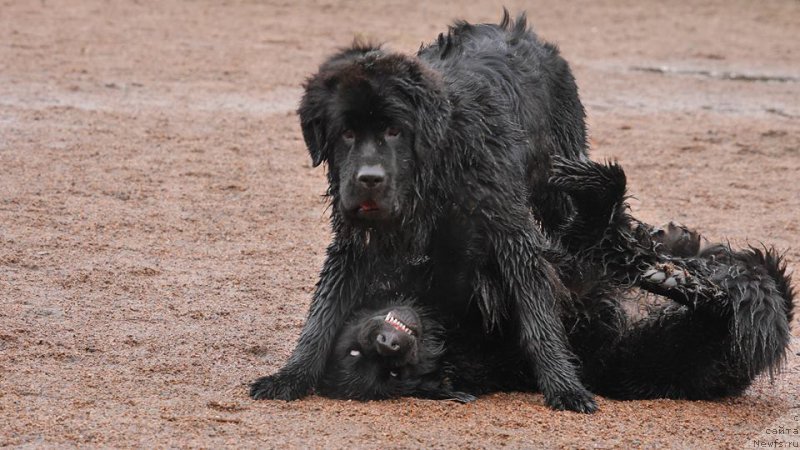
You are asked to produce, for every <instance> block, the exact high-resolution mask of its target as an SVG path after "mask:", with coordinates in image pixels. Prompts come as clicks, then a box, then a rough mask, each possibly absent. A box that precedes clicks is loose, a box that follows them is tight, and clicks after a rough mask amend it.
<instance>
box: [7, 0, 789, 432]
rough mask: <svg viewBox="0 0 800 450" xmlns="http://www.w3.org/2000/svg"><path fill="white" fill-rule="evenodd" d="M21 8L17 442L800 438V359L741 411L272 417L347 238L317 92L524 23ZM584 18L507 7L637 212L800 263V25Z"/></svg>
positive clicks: (297, 406) (17, 41)
mask: <svg viewBox="0 0 800 450" xmlns="http://www.w3.org/2000/svg"><path fill="white" fill-rule="evenodd" d="M0 3H1V4H0V446H36V447H39V446H47V447H50V446H67V447H70V446H104V447H106V446H112V447H130V446H134V447H154V446H158V447H220V446H237V447H239V446H240V447H306V446H314V447H388V448H395V447H427V448H438V447H467V448H480V447H497V446H504V445H505V446H510V447H533V446H576V445H577V446H585V447H592V446H599V447H614V446H619V447H629V446H646V447H650V446H652V447H663V446H677V447H696V446H715V447H716V446H726V447H740V446H743V445H749V444H750V443H751V442H750V441H751V440H752V439H755V438H758V437H761V438H769V440H770V441H771V440H772V437H774V436H771V435H769V434H765V433H766V430H767V429H768V428H769V427H770V426H776V424H777V426H783V427H789V426H790V425H792V424H794V425H793V426H800V425H798V423H799V422H800V420H798V419H797V416H798V415H799V414H800V400H798V392H800V364H798V359H799V358H798V357H797V356H795V354H796V353H797V352H800V345H799V344H798V342H797V339H795V342H794V344H793V345H794V347H793V350H792V352H791V354H790V357H789V361H788V363H787V366H786V368H785V370H784V371H783V373H782V374H780V375H779V376H777V377H776V378H775V380H774V382H772V383H770V381H769V380H766V379H765V380H761V381H759V382H758V383H757V384H756V386H754V387H753V388H752V389H751V390H750V391H749V392H748V393H747V394H746V395H745V396H743V397H741V398H736V399H732V400H726V401H720V402H685V401H667V400H662V401H641V402H616V401H609V400H605V399H600V407H601V410H600V412H598V413H597V414H595V415H592V416H586V415H579V414H573V413H557V412H553V411H550V410H548V409H547V408H546V407H545V406H543V400H542V397H541V396H540V395H535V394H500V395H492V396H488V397H486V398H482V399H480V400H479V401H478V402H476V403H474V404H470V405H459V404H455V403H449V402H434V401H423V400H413V399H400V400H395V401H386V402H372V403H357V402H342V401H332V400H327V399H322V398H318V397H311V398H308V399H305V400H302V401H297V402H292V403H285V402H279V401H260V402H254V401H251V400H250V399H249V398H248V397H247V394H246V387H245V384H246V383H247V382H248V381H250V380H252V379H254V378H255V377H257V376H260V375H264V374H267V373H271V372H273V371H275V370H276V369H278V368H279V367H280V366H281V365H282V364H283V362H284V361H285V360H286V358H287V356H288V355H289V352H290V351H291V349H292V347H293V346H294V340H295V338H296V336H297V335H298V333H299V331H300V328H301V326H302V323H303V320H304V315H305V312H306V308H307V305H308V301H309V298H310V294H311V291H312V287H313V284H314V283H315V281H316V277H317V272H318V270H319V267H320V266H321V263H322V259H323V252H324V248H325V246H326V244H327V242H328V240H329V231H328V227H327V214H326V212H325V211H324V208H325V206H324V203H323V201H322V198H321V194H322V193H323V191H324V186H325V181H324V171H323V169H321V168H318V169H312V168H311V167H310V164H309V158H308V156H307V154H306V152H305V148H304V145H303V142H302V138H301V135H300V130H299V126H298V123H297V117H296V115H295V113H294V109H295V108H296V105H297V102H298V98H299V95H300V92H301V91H300V85H301V83H302V81H303V79H304V78H305V77H306V76H307V75H308V74H310V73H311V72H313V71H314V70H315V69H316V67H317V65H318V64H319V63H320V62H321V61H322V60H323V58H324V57H325V56H326V55H327V54H330V53H331V52H332V51H334V50H335V49H336V48H337V47H340V46H343V45H346V44H348V43H349V42H350V40H351V39H352V37H353V36H354V35H361V36H363V37H368V38H374V39H377V40H381V41H386V42H387V43H389V45H390V47H392V48H395V49H398V50H401V51H406V52H411V51H413V50H415V49H416V48H417V47H418V46H419V44H420V42H422V41H427V40H430V39H432V38H433V37H435V36H436V34H437V33H438V32H440V31H442V30H443V29H444V27H445V25H446V24H448V23H449V22H450V21H451V20H452V19H455V18H458V17H464V18H467V19H469V20H470V21H495V20H497V19H498V18H499V16H500V5H499V4H493V3H492V2H489V1H484V0H480V1H479V0H471V1H467V2H455V1H451V0H442V1H438V2H432V3H431V4H426V5H424V6H421V5H415V4H414V3H412V2H404V1H381V2H363V4H362V5H357V4H356V3H355V2H347V3H346V2H341V4H339V3H337V2H336V1H332V0H317V1H303V2H300V3H299V4H294V3H293V2H288V1H287V2H278V1H272V2H269V1H268V2H251V1H228V2H224V3H223V2H202V1H198V2H178V1H164V2H138V1H131V2H116V1H111V2H106V1H103V2H100V1H97V2H94V1H78V0H64V1H49V0H48V1H45V0H42V1H22V0H21V1H3V2H0ZM563 3H564V2H559V1H536V2H533V1H532V2H528V3H522V2H513V1H509V2H508V3H507V6H509V8H510V9H511V10H512V11H518V10H520V9H523V8H524V9H527V10H528V11H529V13H530V16H531V18H532V21H533V23H534V24H535V26H536V28H537V30H538V31H539V32H540V34H541V35H543V36H544V37H546V38H548V39H550V40H552V41H555V42H557V43H559V44H560V46H561V48H562V50H563V53H564V55H565V56H566V58H567V59H568V60H569V61H571V63H572V66H573V68H574V70H575V73H576V75H577V78H578V83H579V85H580V87H581V94H582V98H583V100H584V103H585V104H586V106H587V109H588V114H589V122H590V127H591V129H590V131H591V136H592V146H593V155H594V157H595V158H598V159H601V158H615V159H618V160H619V161H621V162H622V164H623V165H624V167H625V168H626V170H627V172H628V176H629V180H630V185H631V191H632V192H633V193H634V194H635V195H636V200H635V201H634V212H635V214H637V215H638V216H639V217H641V218H642V219H645V220H647V221H651V222H654V223H661V222H663V221H666V220H669V219H677V220H679V221H682V222H684V223H687V224H691V225H693V226H696V227H698V228H700V229H701V230H703V231H705V232H706V234H707V235H708V236H710V237H711V238H714V239H731V240H733V242H735V243H738V244H745V243H747V242H752V243H755V242H758V241H765V242H768V243H773V244H775V245H776V246H778V247H780V248H785V249H788V253H787V256H788V258H789V259H790V261H792V264H793V266H794V267H798V261H800V235H799V234H798V218H799V217H798V213H799V212H800V183H798V182H797V180H799V179H800V46H798V44H797V37H798V36H800V2H797V1H792V0H784V1H773V0H762V1H759V2H747V1H742V2H738V1H718V2H704V5H703V6H698V5H694V4H695V3H698V2H693V1H689V0H676V1H672V2H668V3H669V5H666V4H663V2H658V1H649V2H639V1H632V0H631V1H625V2H623V1H620V2H608V1H585V2H583V1H582V2H570V3H569V4H568V5H565V4H563ZM797 333H798V332H797V327H795V334H797ZM792 417H794V419H793V418H792Z"/></svg>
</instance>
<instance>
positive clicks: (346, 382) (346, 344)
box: [318, 303, 444, 400]
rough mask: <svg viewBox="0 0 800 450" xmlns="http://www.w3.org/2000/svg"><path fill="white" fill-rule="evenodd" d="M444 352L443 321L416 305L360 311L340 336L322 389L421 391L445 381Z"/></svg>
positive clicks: (380, 393) (372, 394) (369, 394)
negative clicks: (422, 310)
mask: <svg viewBox="0 0 800 450" xmlns="http://www.w3.org/2000/svg"><path fill="white" fill-rule="evenodd" d="M443 352H444V336H443V332H442V329H441V326H440V325H439V324H438V323H437V322H435V321H433V320H431V319H430V318H429V317H428V316H427V315H426V314H425V313H424V312H421V311H419V310H418V309H416V308H415V307H413V306H411V305H407V304H403V303H398V304H395V305H392V306H390V307H387V308H383V309H372V310H365V311H361V312H359V313H357V314H356V315H355V316H354V317H353V318H352V319H351V320H350V321H348V322H347V324H345V326H344V327H343V328H342V330H341V331H340V333H339V335H338V336H337V338H336V342H335V344H334V346H333V350H332V352H331V354H330V356H329V357H328V362H327V365H326V368H325V374H324V376H323V379H322V381H321V383H320V385H319V386H318V390H319V392H320V393H321V394H323V395H326V396H328V397H334V398H348V399H357V400H374V399H383V398H391V397H400V396H411V395H417V394H419V393H420V391H421V390H432V389H435V388H436V387H438V386H439V385H440V384H441V382H442V378H443V377H442V375H441V361H440V359H441V357H442V354H443ZM432 386H433V387H432Z"/></svg>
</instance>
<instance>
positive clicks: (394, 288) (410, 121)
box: [250, 13, 596, 412]
mask: <svg viewBox="0 0 800 450" xmlns="http://www.w3.org/2000/svg"><path fill="white" fill-rule="evenodd" d="M299 114H300V122H301V127H302V130H303V136H304V138H305V141H306V144H307V146H308V149H309V152H310V153H311V156H312V159H313V161H314V164H315V165H318V164H321V163H323V162H327V164H328V167H329V170H328V181H329V190H328V195H329V197H330V201H331V204H332V209H331V210H332V215H331V222H332V229H333V234H334V236H333V241H332V243H331V244H330V246H329V247H328V254H327V259H326V262H325V264H324V267H323V269H322V272H321V274H320V280H319V282H318V284H317V290H316V292H315V294H314V297H313V299H312V304H311V308H310V311H309V315H308V320H307V322H306V325H305V327H304V329H303V331H302V333H301V336H300V339H299V341H298V344H297V347H296V348H295V350H294V352H293V353H292V355H291V357H290V359H289V361H288V362H287V364H286V365H285V366H284V367H283V368H282V369H281V370H280V371H279V372H278V373H277V374H274V375H271V376H267V377H263V378H260V379H258V380H256V381H255V382H254V383H253V384H252V386H251V392H250V394H251V396H252V397H254V398H278V399H286V400H289V399H295V398H299V397H302V396H304V395H306V394H307V393H308V392H309V390H310V389H311V388H312V387H313V386H314V385H316V384H317V383H318V381H319V380H320V377H321V376H322V374H323V370H324V366H325V357H326V355H328V354H329V352H330V350H331V346H332V343H333V341H334V338H335V335H336V332H337V330H339V329H340V328H341V326H342V325H343V324H344V323H345V321H346V320H347V318H348V317H349V316H350V315H351V314H352V313H353V311H354V310H356V309H358V308H359V307H364V306H366V307H370V306H373V305H371V304H368V305H362V304H361V301H362V300H363V299H373V298H376V297H380V296H382V295H385V294H394V293H397V292H398V290H401V289H402V290H403V291H404V292H405V293H408V294H409V295H411V296H415V297H417V298H419V300H420V301H421V302H422V303H423V304H425V305H426V307H431V308H434V309H439V310H443V311H447V312H448V317H451V318H452V319H453V321H454V323H457V322H463V323H464V324H465V326H468V327H472V326H473V325H476V327H475V328H471V329H473V330H475V332H476V333H478V335H480V336H483V335H484V334H485V333H488V334H489V336H488V337H487V338H489V339H491V338H493V337H492V336H494V335H501V334H502V335H503V336H504V338H505V339H508V340H509V341H510V342H513V343H514V344H513V345H514V346H515V348H517V349H518V350H519V351H520V354H519V355H518V361H519V364H520V365H524V366H526V367H527V368H528V369H527V370H528V371H529V373H530V374H531V379H530V382H531V383H532V384H534V385H536V386H538V387H539V388H540V389H541V390H542V391H543V392H544V394H545V398H546V401H547V403H548V404H549V405H551V406H552V407H554V408H556V409H570V410H577V411H584V412H591V411H594V410H595V409H596V406H595V404H594V401H593V400H592V396H591V394H590V393H589V392H588V391H587V390H586V389H585V388H584V387H583V385H582V384H581V382H580V380H579V376H578V371H577V366H576V364H575V357H574V355H573V354H572V352H571V351H570V349H569V345H568V343H567V339H566V333H565V330H564V327H563V322H562V321H561V320H559V317H558V316H559V313H558V305H559V304H560V303H561V302H562V301H563V298H564V297H566V296H567V295H568V292H567V291H566V289H565V288H564V286H563V285H562V283H561V281H560V279H559V277H558V274H557V271H556V268H555V267H554V266H553V265H552V264H551V263H550V262H549V261H548V260H546V259H545V257H544V251H543V249H545V248H546V247H548V245H549V244H548V243H547V237H546V236H545V234H544V233H543V232H542V231H541V229H540V228H539V227H538V226H537V225H536V224H537V223H539V224H541V225H542V227H543V229H544V230H546V232H547V233H549V232H552V231H553V230H556V229H557V228H558V227H560V226H561V225H562V223H563V221H564V220H565V219H566V218H567V217H568V216H569V214H570V213H571V211H572V206H571V204H570V201H569V200H568V198H567V197H566V196H565V195H564V194H562V193H561V192H559V191H558V190H556V189H553V188H552V187H551V186H549V185H548V183H547V180H548V178H549V176H550V158H551V157H552V156H561V157H564V158H567V159H571V160H576V159H579V158H581V157H582V156H583V155H585V154H586V137H585V124H584V110H583V107H582V105H581V103H580V101H579V99H578V95H577V88H576V86H575V83H574V79H573V77H572V75H571V73H570V70H569V67H568V66H567V63H566V62H565V61H564V60H563V59H562V58H561V57H560V56H559V54H558V50H557V49H556V48H555V47H554V46H553V45H550V44H548V43H545V42H542V41H541V40H539V39H538V38H537V37H536V36H535V35H534V34H533V33H532V32H531V31H529V30H528V29H527V25H526V21H525V17H524V16H521V17H520V18H519V19H518V20H517V21H516V22H512V21H511V20H510V18H509V17H508V14H507V13H506V15H505V17H504V19H503V21H502V22H501V23H500V24H499V25H489V24H483V25H471V24H467V23H464V22H459V23H457V24H456V25H455V26H453V27H451V29H450V30H449V32H448V33H447V35H441V36H440V37H439V39H438V40H437V41H436V42H434V43H432V44H430V45H428V46H425V47H423V48H421V49H420V51H419V53H418V55H417V56H416V57H408V56H404V55H400V54H396V53H390V52H386V51H384V50H383V49H381V48H379V47H376V46H371V45H361V44H356V45H354V46H353V47H352V48H350V49H347V50H344V51H342V52H340V53H339V54H337V55H334V56H333V57H331V58H330V59H329V60H328V61H327V62H325V63H324V64H322V66H321V67H320V69H319V72H318V73H317V74H315V75H314V76H312V77H311V78H310V79H309V80H308V82H307V84H306V90H305V94H304V96H303V100H302V102H301V106H300V110H299ZM387 127H397V128H399V129H400V130H402V132H401V136H402V137H403V139H404V140H403V141H401V142H399V143H398V145H397V146H396V147H395V150H394V151H393V153H391V154H386V153H383V154H381V158H383V160H382V161H386V162H388V163H391V168H392V170H393V171H395V172H393V173H392V174H389V175H390V177H391V180H392V185H391V186H390V189H388V191H390V194H386V197H385V198H381V200H385V202H384V203H385V204H387V205H390V206H389V207H387V209H386V210H385V211H384V210H383V209H382V210H381V213H382V214H386V215H388V217H389V219H386V220H381V221H364V220H360V219H359V218H358V217H357V213H353V210H352V209H348V205H345V203H344V202H343V193H342V191H343V189H344V191H345V192H344V195H350V194H351V193H349V192H348V188H347V186H346V185H345V184H344V183H343V180H342V178H341V177H342V173H345V174H349V173H350V172H348V170H345V168H346V167H348V162H347V161H348V158H351V157H352V155H351V154H349V153H348V152H347V151H345V150H343V149H344V148H345V146H344V145H345V144H347V145H351V144H350V141H347V140H346V141H344V142H343V140H342V136H348V137H347V139H348V140H349V139H350V137H349V136H350V135H351V134H350V131H349V130H351V129H353V130H354V131H355V132H357V133H360V134H357V137H356V139H357V140H358V139H362V137H361V136H363V139H366V140H364V141H363V142H373V143H374V145H373V144H370V145H372V147H370V148H369V149H370V151H373V150H374V151H375V152H385V149H386V148H387V147H386V146H384V142H385V140H384V138H383V136H385V135H384V134H381V133H383V132H382V131H381V130H385V129H388V128H387ZM362 128H363V129H362ZM367 140H368V141H367ZM357 142H358V141H357ZM387 142H388V141H387ZM365 154H366V153H365ZM387 158H388V159H387ZM348 176H349V175H348ZM350 206H352V205H350ZM411 285H413V286H412V287H409V286H411ZM447 325H450V324H447ZM484 330H487V331H486V332H484Z"/></svg>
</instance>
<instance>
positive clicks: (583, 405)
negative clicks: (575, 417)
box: [545, 389, 597, 414]
mask: <svg viewBox="0 0 800 450" xmlns="http://www.w3.org/2000/svg"><path fill="white" fill-rule="evenodd" d="M545 401H546V402H547V405H548V406H549V407H551V408H553V409H555V410H557V411H575V412H579V413H583V414H591V413H593V412H595V411H597V402H595V401H594V396H593V395H592V393H591V392H589V391H587V390H585V389H584V390H580V391H572V392H559V393H557V394H554V395H547V396H545Z"/></svg>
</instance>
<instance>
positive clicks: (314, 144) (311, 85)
mask: <svg viewBox="0 0 800 450" xmlns="http://www.w3.org/2000/svg"><path fill="white" fill-rule="evenodd" d="M325 84H326V83H325V82H324V81H323V80H322V75H321V74H317V75H315V76H314V77H311V78H310V79H309V80H308V81H307V82H306V85H305V93H304V94H303V99H302V100H301V101H300V108H299V109H298V110H297V113H298V115H299V116H300V128H301V129H302V130H303V140H305V142H306V147H308V153H309V154H310V155H311V161H312V163H313V165H314V167H317V166H318V165H320V164H322V162H323V161H327V160H328V147H329V145H328V130H327V122H328V118H327V105H328V101H329V99H330V93H329V90H328V89H327V87H326V85H325Z"/></svg>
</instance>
